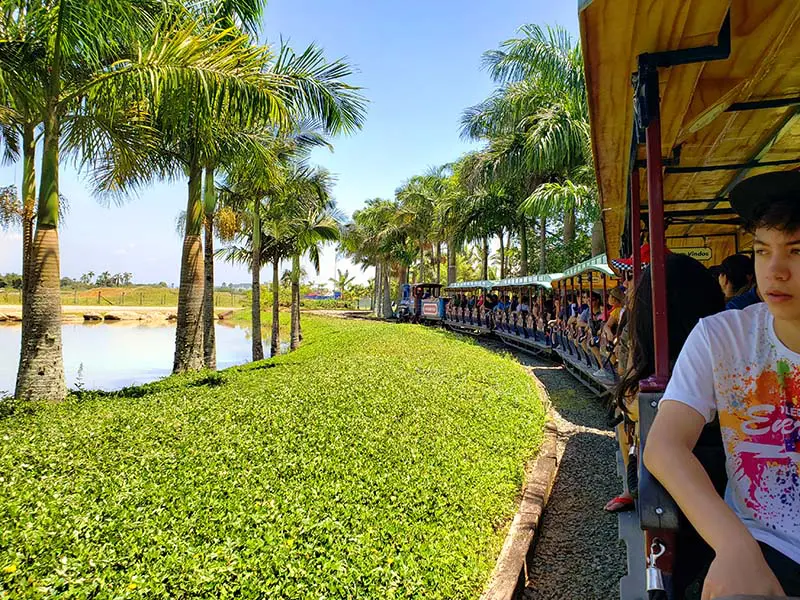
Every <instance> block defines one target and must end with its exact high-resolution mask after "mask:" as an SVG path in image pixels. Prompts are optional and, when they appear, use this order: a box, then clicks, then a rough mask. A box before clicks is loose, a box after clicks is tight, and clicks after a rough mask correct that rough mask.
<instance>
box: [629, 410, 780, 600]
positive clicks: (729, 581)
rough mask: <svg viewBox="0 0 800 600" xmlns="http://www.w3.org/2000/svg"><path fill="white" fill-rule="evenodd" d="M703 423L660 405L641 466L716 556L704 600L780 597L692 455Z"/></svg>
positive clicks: (754, 547) (693, 413)
mask: <svg viewBox="0 0 800 600" xmlns="http://www.w3.org/2000/svg"><path fill="white" fill-rule="evenodd" d="M704 425H705V419H704V417H703V415H701V414H700V413H699V412H698V411H697V410H695V409H694V408H692V407H690V406H688V405H687V404H684V403H682V402H677V401H672V400H664V401H663V402H662V403H661V406H660V407H659V410H658V414H657V415H656V418H655V421H654V422H653V426H652V428H651V429H650V433H649V434H648V436H647V443H646V446H645V450H644V464H645V465H646V466H647V468H648V469H649V470H650V472H651V473H652V474H653V475H654V476H655V477H656V478H657V479H658V480H659V481H660V482H661V484H662V485H663V486H664V487H665V488H666V490H667V491H668V492H669V493H670V495H671V496H672V497H673V498H674V499H675V501H676V502H677V503H678V506H680V508H681V510H682V511H683V512H684V514H685V515H686V516H687V518H688V519H689V521H691V523H692V525H694V527H695V529H697V532H698V533H699V534H700V535H701V536H702V537H703V539H704V540H706V542H708V544H709V546H711V548H712V549H713V550H714V552H715V553H716V558H715V559H714V562H713V563H712V565H711V569H710V570H709V573H708V576H707V577H706V580H705V583H704V584H703V599H704V600H705V599H706V598H716V597H718V596H728V595H734V594H753V595H765V596H772V595H778V596H779V595H783V590H782V589H781V586H780V584H779V583H778V580H777V579H776V578H775V575H774V574H773V573H772V571H771V570H770V569H769V567H768V566H767V564H766V562H765V560H764V557H763V555H762V553H761V549H760V548H759V546H758V543H757V542H756V541H755V539H754V538H753V536H752V535H750V532H749V531H748V530H747V528H746V527H745V526H744V524H743V523H742V521H741V520H740V519H739V517H737V516H736V514H735V513H734V512H733V511H732V510H731V509H730V508H729V507H728V505H727V504H725V501H724V500H723V499H722V498H720V497H719V495H718V494H717V492H716V490H715V489H714V486H713V484H712V483H711V479H709V477H708V474H707V473H706V471H705V469H704V468H703V466H702V465H701V464H700V462H699V461H698V460H697V458H696V457H695V455H694V454H693V453H692V450H693V449H694V446H695V444H696V443H697V440H698V438H699V437H700V432H701V430H702V429H703V426H704Z"/></svg>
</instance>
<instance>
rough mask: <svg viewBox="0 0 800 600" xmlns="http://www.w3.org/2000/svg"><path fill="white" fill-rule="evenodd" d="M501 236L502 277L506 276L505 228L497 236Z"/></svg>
mask: <svg viewBox="0 0 800 600" xmlns="http://www.w3.org/2000/svg"><path fill="white" fill-rule="evenodd" d="M497 237H498V238H500V279H505V278H506V245H505V240H504V239H503V230H502V229H501V230H500V233H499V234H498V236H497Z"/></svg>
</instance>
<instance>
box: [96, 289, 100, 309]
mask: <svg viewBox="0 0 800 600" xmlns="http://www.w3.org/2000/svg"><path fill="white" fill-rule="evenodd" d="M97 304H98V306H99V305H100V290H97Z"/></svg>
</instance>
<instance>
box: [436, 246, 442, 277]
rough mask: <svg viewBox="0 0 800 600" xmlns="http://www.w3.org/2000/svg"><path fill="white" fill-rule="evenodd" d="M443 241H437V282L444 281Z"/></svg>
mask: <svg viewBox="0 0 800 600" xmlns="http://www.w3.org/2000/svg"><path fill="white" fill-rule="evenodd" d="M441 265H442V242H436V283H442V273H441V269H440V267H441Z"/></svg>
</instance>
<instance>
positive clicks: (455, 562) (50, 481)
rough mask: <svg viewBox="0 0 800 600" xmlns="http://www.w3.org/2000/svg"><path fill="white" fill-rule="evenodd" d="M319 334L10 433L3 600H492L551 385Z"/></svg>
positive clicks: (14, 425) (56, 412)
mask: <svg viewBox="0 0 800 600" xmlns="http://www.w3.org/2000/svg"><path fill="white" fill-rule="evenodd" d="M303 323H304V325H303V328H304V334H305V342H304V345H303V346H302V347H301V348H300V349H299V350H298V351H296V352H293V353H291V354H288V355H283V356H280V357H278V358H275V359H271V360H267V361H263V362H260V363H253V364H251V365H246V366H243V367H238V368H233V369H229V370H227V371H224V372H222V373H220V374H215V373H208V372H206V373H201V374H194V375H186V376H176V377H170V378H168V379H166V380H163V381H161V382H157V383H154V384H150V385H147V386H143V387H140V388H130V389H127V390H123V391H121V392H118V393H113V394H100V393H82V394H80V395H72V396H70V397H69V398H68V400H67V401H66V402H64V403H61V404H53V405H37V406H36V408H33V409H32V408H30V405H25V407H27V408H25V407H23V410H22V412H19V411H18V412H17V413H16V414H12V415H11V416H6V417H5V418H3V419H0V440H2V441H1V442H0V443H1V444H2V445H0V522H2V523H3V528H2V533H0V597H5V598H41V597H59V598H111V597H113V598H141V597H146V598H168V597H169V598H200V597H209V598H211V597H213V598H232V597H237V598H364V599H367V598H369V599H375V598H382V599H383V598H426V599H427V598H431V599H436V598H441V599H445V598H447V599H450V598H477V597H478V596H479V594H480V591H481V589H482V587H483V586H484V585H485V583H486V582H487V580H488V577H489V575H490V572H491V569H492V567H493V564H494V561H495V559H496V557H497V554H498V552H499V549H500V547H501V545H502V541H503V538H504V535H505V531H506V527H507V525H508V523H509V522H510V518H511V517H512V515H513V514H514V511H515V509H516V505H517V501H518V494H519V492H520V490H521V485H522V480H523V466H524V463H525V462H526V461H527V460H528V459H530V458H531V457H532V456H534V455H535V453H536V451H537V449H538V447H539V444H540V440H541V437H542V431H543V425H544V419H545V413H544V409H543V407H542V404H541V402H540V400H539V398H538V396H537V390H536V388H535V386H534V381H533V379H532V378H530V377H529V376H528V375H527V374H526V373H525V372H524V370H523V369H522V368H521V367H520V366H519V365H518V364H517V363H516V362H514V361H513V360H512V359H510V358H507V357H502V356H498V355H496V354H493V353H491V352H489V351H487V350H485V349H483V348H481V347H479V346H477V345H476V344H473V343H471V342H470V341H464V340H463V339H459V338H456V337H455V336H452V335H450V334H447V333H444V332H442V331H439V330H432V329H426V328H423V327H420V326H413V325H390V324H386V323H377V322H367V321H346V320H340V319H330V318H328V319H323V318H319V317H310V316H309V317H304V320H303ZM345 353H347V359H346V360H343V356H344V354H345Z"/></svg>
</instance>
